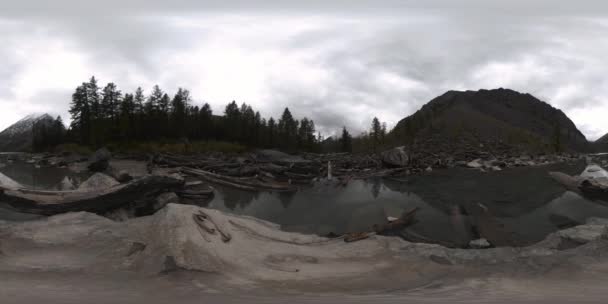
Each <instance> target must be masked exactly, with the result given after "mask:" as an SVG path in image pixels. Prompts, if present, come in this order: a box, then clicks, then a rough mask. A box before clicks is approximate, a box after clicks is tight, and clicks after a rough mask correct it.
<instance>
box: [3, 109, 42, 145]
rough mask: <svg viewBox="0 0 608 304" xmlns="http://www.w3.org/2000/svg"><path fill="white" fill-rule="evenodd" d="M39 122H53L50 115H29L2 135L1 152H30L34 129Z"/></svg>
mask: <svg viewBox="0 0 608 304" xmlns="http://www.w3.org/2000/svg"><path fill="white" fill-rule="evenodd" d="M39 121H48V122H49V123H52V122H53V117H51V116H50V115H49V114H32V115H28V116H26V117H24V118H22V119H21V120H19V121H18V122H16V123H14V124H13V125H11V126H10V127H8V128H6V129H5V130H4V131H2V132H1V133H0V152H21V151H28V150H30V149H31V147H32V141H33V133H32V130H33V127H34V124H35V123H37V122H39Z"/></svg>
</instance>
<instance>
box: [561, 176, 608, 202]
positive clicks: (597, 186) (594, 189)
mask: <svg viewBox="0 0 608 304" xmlns="http://www.w3.org/2000/svg"><path fill="white" fill-rule="evenodd" d="M549 175H550V176H551V178H553V180H555V181H557V182H558V183H560V184H561V185H562V186H564V187H565V188H566V189H568V190H571V191H574V192H577V193H580V194H582V195H583V196H586V197H588V198H591V199H597V200H603V201H608V182H606V181H600V180H597V179H593V178H583V177H577V176H570V175H568V174H565V173H561V172H550V173H549Z"/></svg>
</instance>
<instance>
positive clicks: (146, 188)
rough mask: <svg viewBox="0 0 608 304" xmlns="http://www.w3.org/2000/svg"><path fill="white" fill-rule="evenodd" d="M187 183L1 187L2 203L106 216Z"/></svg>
mask: <svg viewBox="0 0 608 304" xmlns="http://www.w3.org/2000/svg"><path fill="white" fill-rule="evenodd" d="M183 183H184V182H183V180H181V179H177V178H174V177H171V176H160V175H148V176H145V177H143V178H140V179H137V180H133V181H131V182H129V183H127V184H119V185H116V186H113V187H109V188H106V189H102V190H95V191H78V190H74V191H40V190H29V189H7V188H3V187H0V202H2V203H5V204H7V205H8V206H10V207H11V208H13V209H15V210H16V211H19V212H23V213H33V214H41V215H53V214H59V213H66V212H77V211H87V212H94V213H99V214H101V213H105V212H108V211H111V210H114V209H117V208H120V207H122V206H126V205H128V204H130V203H133V202H135V201H138V202H148V201H149V202H150V203H154V200H155V199H156V197H157V196H158V195H159V194H161V193H164V192H172V191H175V190H178V189H181V188H182V186H183Z"/></svg>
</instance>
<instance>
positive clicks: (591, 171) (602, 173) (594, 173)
mask: <svg viewBox="0 0 608 304" xmlns="http://www.w3.org/2000/svg"><path fill="white" fill-rule="evenodd" d="M581 177H582V178H585V179H587V178H590V179H600V178H608V172H606V170H604V169H602V167H600V166H598V165H590V166H588V167H587V168H586V169H585V171H584V172H583V173H582V174H581Z"/></svg>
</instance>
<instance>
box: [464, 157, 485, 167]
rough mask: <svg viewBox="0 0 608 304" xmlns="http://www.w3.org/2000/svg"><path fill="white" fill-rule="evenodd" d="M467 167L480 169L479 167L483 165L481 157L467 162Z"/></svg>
mask: <svg viewBox="0 0 608 304" xmlns="http://www.w3.org/2000/svg"><path fill="white" fill-rule="evenodd" d="M467 167H469V168H473V169H479V168H482V167H483V164H482V163H481V159H476V160H473V161H471V162H469V163H468V164H467Z"/></svg>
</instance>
